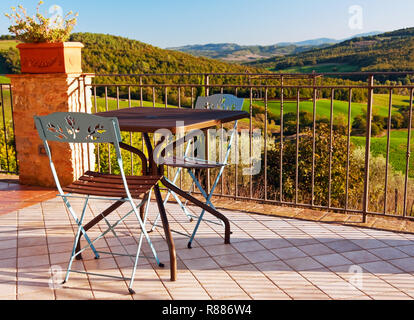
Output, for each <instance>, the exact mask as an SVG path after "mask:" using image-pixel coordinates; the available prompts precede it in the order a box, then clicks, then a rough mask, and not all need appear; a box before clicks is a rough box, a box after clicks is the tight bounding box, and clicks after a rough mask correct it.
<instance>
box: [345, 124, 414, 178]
mask: <svg viewBox="0 0 414 320" xmlns="http://www.w3.org/2000/svg"><path fill="white" fill-rule="evenodd" d="M390 137H391V138H390V163H391V165H392V167H393V169H394V170H395V171H400V172H402V173H404V174H405V166H406V156H407V140H408V130H407V129H401V130H392V131H391V135H390ZM351 141H352V142H353V143H354V144H355V145H356V146H360V147H364V148H365V137H351ZM413 152H414V130H411V153H413ZM371 153H372V154H373V155H374V156H378V155H382V156H383V157H384V158H385V157H386V154H387V136H386V135H385V136H382V137H373V138H371ZM409 176H410V177H412V178H414V157H411V159H410V171H409Z"/></svg>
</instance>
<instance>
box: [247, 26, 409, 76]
mask: <svg viewBox="0 0 414 320" xmlns="http://www.w3.org/2000/svg"><path fill="white" fill-rule="evenodd" d="M246 65H249V66H254V67H261V68H266V69H268V70H271V71H276V72H282V71H283V72H285V71H286V70H288V71H290V72H294V71H296V72H312V71H313V70H315V71H317V72H318V71H320V70H323V71H324V72H341V71H411V70H414V28H407V29H401V30H396V31H392V32H386V33H381V34H378V35H374V36H367V37H358V38H353V39H350V40H347V41H343V42H341V43H338V44H335V45H333V46H330V47H327V48H322V49H314V50H310V51H307V52H303V53H298V54H293V55H288V56H284V57H273V58H270V59H264V60H260V61H255V62H251V63H248V64H246Z"/></svg>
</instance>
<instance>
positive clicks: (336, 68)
mask: <svg viewBox="0 0 414 320" xmlns="http://www.w3.org/2000/svg"><path fill="white" fill-rule="evenodd" d="M358 69H359V67H358V66H353V65H350V64H345V63H320V64H315V65H310V66H295V67H291V68H286V69H282V70H275V69H269V70H270V71H274V72H282V73H312V72H313V71H315V72H318V73H329V72H354V71H358Z"/></svg>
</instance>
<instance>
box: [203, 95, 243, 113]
mask: <svg viewBox="0 0 414 320" xmlns="http://www.w3.org/2000/svg"><path fill="white" fill-rule="evenodd" d="M243 102H244V99H243V98H238V97H236V96H234V95H232V94H214V95H212V96H208V97H198V98H197V102H196V106H195V108H196V109H221V110H235V111H240V110H241V109H242V108H243Z"/></svg>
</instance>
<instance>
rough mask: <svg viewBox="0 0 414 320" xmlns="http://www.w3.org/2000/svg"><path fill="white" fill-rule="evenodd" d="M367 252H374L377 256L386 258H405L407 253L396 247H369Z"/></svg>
mask: <svg viewBox="0 0 414 320" xmlns="http://www.w3.org/2000/svg"><path fill="white" fill-rule="evenodd" d="M369 252H371V253H373V254H375V255H376V256H377V257H379V258H381V259H384V260H388V259H401V258H407V257H408V255H407V254H405V253H404V252H402V251H401V250H398V249H396V248H392V247H387V248H378V249H370V250H369Z"/></svg>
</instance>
